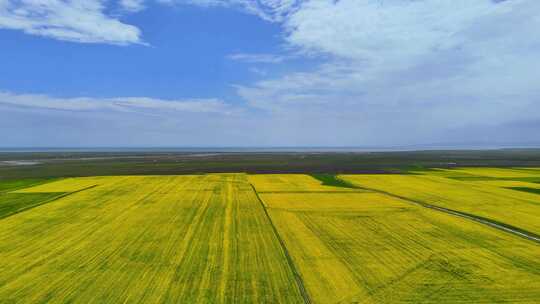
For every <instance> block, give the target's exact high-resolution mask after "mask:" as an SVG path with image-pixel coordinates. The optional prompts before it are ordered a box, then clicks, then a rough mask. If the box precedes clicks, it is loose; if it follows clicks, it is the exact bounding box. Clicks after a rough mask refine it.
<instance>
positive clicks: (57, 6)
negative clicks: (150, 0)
mask: <svg viewBox="0 0 540 304" xmlns="http://www.w3.org/2000/svg"><path fill="white" fill-rule="evenodd" d="M122 3H123V4H124V5H127V6H125V7H126V8H129V9H131V10H134V9H138V8H137V4H138V3H139V1H137V0H123V2H122ZM105 4H106V2H105V0H0V28H4V29H12V30H21V31H24V32H25V33H27V34H31V35H38V36H43V37H49V38H54V39H58V40H65V41H73V42H81V43H108V44H118V45H126V44H133V43H142V41H141V32H140V30H139V29H138V28H137V27H135V26H133V25H129V24H125V23H122V22H121V21H120V20H118V19H117V18H116V17H113V16H109V15H106V14H105V13H104V11H105V9H106V7H105Z"/></svg>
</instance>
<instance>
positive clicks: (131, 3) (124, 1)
mask: <svg viewBox="0 0 540 304" xmlns="http://www.w3.org/2000/svg"><path fill="white" fill-rule="evenodd" d="M144 2H145V1H144V0H120V6H121V7H122V8H123V9H124V10H126V11H128V12H138V11H142V10H143V9H145V6H144Z"/></svg>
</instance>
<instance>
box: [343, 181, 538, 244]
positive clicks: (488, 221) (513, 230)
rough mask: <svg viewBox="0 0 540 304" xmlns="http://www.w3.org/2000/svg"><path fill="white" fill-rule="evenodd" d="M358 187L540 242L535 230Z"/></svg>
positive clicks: (361, 187)
mask: <svg viewBox="0 0 540 304" xmlns="http://www.w3.org/2000/svg"><path fill="white" fill-rule="evenodd" d="M336 178H339V179H341V178H340V177H336ZM357 187H358V188H359V189H365V190H369V191H373V192H378V193H381V194H385V195H388V196H391V197H394V198H398V199H400V200H402V201H406V202H409V203H412V204H415V205H419V206H421V207H424V208H428V209H431V210H436V211H440V212H444V213H446V214H450V215H454V216H458V217H461V218H465V219H468V220H471V221H474V222H477V223H480V224H483V225H486V226H489V227H492V228H495V229H498V230H501V231H504V232H507V233H510V234H513V235H516V236H519V237H521V238H524V239H527V240H529V241H533V242H536V243H540V235H538V234H536V233H533V232H529V231H526V230H523V229H521V228H518V227H514V226H512V225H508V224H505V223H501V222H499V221H495V220H492V219H489V218H485V217H482V216H478V215H474V214H470V213H467V212H462V211H457V210H453V209H448V208H444V207H440V206H436V205H432V204H428V203H425V202H422V201H418V200H414V199H410V198H407V197H404V196H401V195H397V194H393V193H390V192H387V191H383V190H377V189H373V188H368V187H364V186H357Z"/></svg>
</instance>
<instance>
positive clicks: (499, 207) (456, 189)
mask: <svg viewBox="0 0 540 304" xmlns="http://www.w3.org/2000/svg"><path fill="white" fill-rule="evenodd" d="M341 178H343V179H345V180H347V181H349V182H351V183H354V184H355V185H357V186H359V187H366V188H369V189H373V190H377V191H383V192H387V193H390V194H394V195H398V196H400V197H404V198H407V199H411V200H414V201H419V202H423V203H427V204H432V205H436V206H440V207H444V208H449V209H453V210H457V211H462V212H466V213H470V214H474V215H477V216H481V217H485V218H489V219H492V220H495V221H499V222H502V223H506V224H508V225H512V226H515V227H518V228H521V229H524V230H526V231H530V232H532V233H536V234H540V196H539V195H538V194H533V193H526V192H522V191H516V190H511V189H506V188H502V187H495V186H491V185H482V184H478V183H476V182H474V181H466V180H465V181H461V180H455V179H450V178H445V177H441V176H432V175H397V174H378V175H377V174H373V175H342V176H341Z"/></svg>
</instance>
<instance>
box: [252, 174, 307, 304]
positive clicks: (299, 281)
mask: <svg viewBox="0 0 540 304" xmlns="http://www.w3.org/2000/svg"><path fill="white" fill-rule="evenodd" d="M249 185H250V186H251V188H252V189H253V192H254V193H255V196H256V197H257V200H258V201H259V203H260V204H261V207H262V208H263V211H264V214H265V215H266V218H267V219H268V222H269V223H270V226H271V227H272V230H273V231H274V235H275V236H276V238H277V240H278V242H279V244H280V245H281V249H282V250H283V253H284V254H285V258H286V259H287V263H288V264H289V267H290V268H291V271H292V273H293V275H294V278H295V280H296V285H298V289H299V290H300V294H301V295H302V299H303V300H304V303H306V304H311V298H310V297H309V294H308V292H307V290H306V287H305V286H304V281H303V280H302V277H301V276H300V272H298V269H296V266H295V265H294V261H293V259H292V256H291V254H290V253H289V250H288V249H287V247H286V246H285V241H283V239H282V238H281V236H280V235H279V232H278V230H277V228H276V226H275V225H274V222H273V221H272V218H271V217H270V214H268V210H266V206H265V205H264V203H263V200H262V198H261V197H260V196H259V193H258V192H257V189H255V186H253V184H252V183H249Z"/></svg>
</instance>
